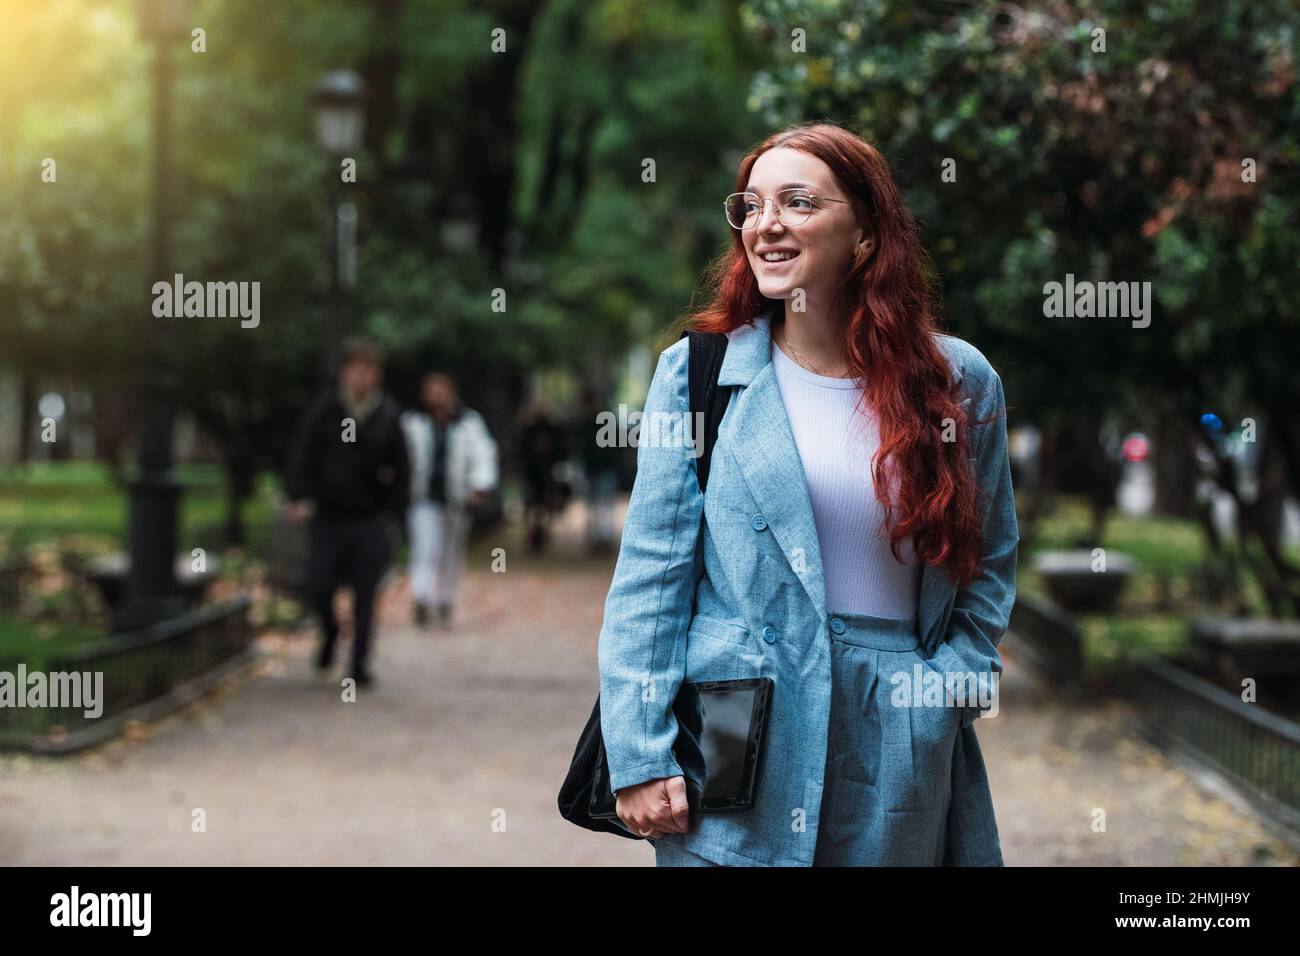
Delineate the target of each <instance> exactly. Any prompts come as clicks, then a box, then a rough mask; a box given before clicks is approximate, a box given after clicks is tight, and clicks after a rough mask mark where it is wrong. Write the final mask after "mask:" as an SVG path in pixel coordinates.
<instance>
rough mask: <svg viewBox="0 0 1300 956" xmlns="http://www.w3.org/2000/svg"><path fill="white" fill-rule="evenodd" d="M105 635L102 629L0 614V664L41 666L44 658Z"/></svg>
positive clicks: (100, 639)
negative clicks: (21, 618) (27, 619)
mask: <svg viewBox="0 0 1300 956" xmlns="http://www.w3.org/2000/svg"><path fill="white" fill-rule="evenodd" d="M103 639H104V634H103V632H102V631H98V630H95V629H93V628H89V627H81V626H78V625H75V624H61V623H46V622H35V621H20V620H17V619H15V618H12V617H8V616H4V615H0V666H8V665H10V664H17V663H19V662H21V663H25V664H26V665H27V666H28V667H29V668H34V669H40V667H41V666H42V664H43V663H44V662H45V661H48V660H49V659H51V658H52V657H57V656H58V655H61V654H66V653H68V652H70V651H75V650H80V649H81V648H84V647H88V646H91V645H93V644H95V643H96V642H98V641H102V640H103Z"/></svg>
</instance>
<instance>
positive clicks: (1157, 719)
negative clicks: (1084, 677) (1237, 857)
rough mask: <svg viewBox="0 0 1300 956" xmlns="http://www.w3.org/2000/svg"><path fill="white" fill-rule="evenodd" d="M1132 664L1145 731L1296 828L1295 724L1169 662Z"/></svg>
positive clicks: (1298, 757) (1299, 779) (1299, 760)
mask: <svg viewBox="0 0 1300 956" xmlns="http://www.w3.org/2000/svg"><path fill="white" fill-rule="evenodd" d="M1138 669H1139V674H1140V683H1139V687H1140V690H1139V693H1138V695H1137V697H1136V699H1135V703H1136V704H1137V706H1138V707H1139V708H1140V709H1141V711H1142V715H1143V727H1144V730H1145V731H1146V733H1147V735H1148V736H1149V737H1151V739H1152V740H1154V741H1155V742H1157V743H1159V744H1160V745H1162V746H1167V747H1171V748H1174V749H1177V750H1180V751H1183V752H1184V753H1186V754H1187V755H1189V756H1191V757H1193V758H1195V759H1196V760H1198V761H1200V762H1202V763H1204V764H1206V765H1208V766H1210V767H1211V768H1212V769H1214V770H1216V771H1218V772H1219V773H1221V774H1222V775H1223V776H1225V777H1227V778H1228V779H1229V780H1231V781H1232V782H1233V783H1234V784H1235V785H1236V786H1237V787H1238V788H1240V789H1241V790H1242V791H1243V792H1244V793H1245V794H1246V795H1247V796H1248V797H1250V798H1251V799H1252V800H1253V801H1254V802H1256V803H1257V804H1258V805H1259V806H1260V809H1261V810H1263V811H1265V812H1266V813H1268V814H1270V815H1272V816H1273V817H1274V818H1275V819H1277V820H1278V821H1279V822H1281V823H1283V824H1284V825H1285V826H1287V827H1288V828H1289V829H1291V830H1293V831H1294V832H1296V833H1300V726H1298V725H1297V724H1296V723H1295V722H1294V721H1290V720H1287V719H1286V718H1285V717H1281V716H1279V715H1278V714H1274V713H1270V712H1269V711H1267V710H1264V709H1263V708H1262V707H1260V706H1259V705H1258V704H1253V703H1246V702H1245V701H1243V700H1242V699H1241V698H1240V697H1238V696H1236V695H1234V694H1231V693H1229V692H1228V691H1226V690H1224V689H1222V688H1220V687H1216V686H1215V685H1213V684H1211V683H1209V682H1208V681H1205V680H1202V679H1201V678H1199V677H1197V676H1196V675H1195V674H1192V673H1190V672H1189V671H1186V670H1184V669H1183V668H1181V667H1179V666H1178V665H1177V664H1176V663H1173V662H1170V661H1166V660H1162V659H1159V658H1150V659H1147V660H1144V661H1142V662H1141V664H1140V665H1139V668H1138Z"/></svg>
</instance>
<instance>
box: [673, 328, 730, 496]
mask: <svg viewBox="0 0 1300 956" xmlns="http://www.w3.org/2000/svg"><path fill="white" fill-rule="evenodd" d="M688 335H689V336H690V339H691V344H690V350H691V352H690V356H691V357H690V362H689V365H688V376H687V377H688V381H689V384H690V392H691V423H690V427H691V431H692V435H691V438H692V441H696V442H698V441H699V438H698V437H697V436H695V435H694V430H695V423H696V421H698V420H699V417H700V415H701V414H702V415H703V421H704V447H703V450H702V451H701V452H700V455H699V457H698V458H696V460H695V472H696V476H697V477H698V478H699V482H700V491H704V490H705V488H707V487H708V484H709V461H710V459H711V458H712V457H713V445H714V442H716V441H717V440H718V425H719V424H720V423H721V422H722V416H723V414H724V413H725V412H726V411H727V405H728V403H729V402H730V401H731V392H730V390H728V391H727V392H726V393H725V394H723V395H722V396H721V397H719V396H718V392H719V388H718V373H719V372H721V371H722V359H723V357H724V356H725V355H726V354H727V336H726V335H724V334H723V333H721V332H696V331H694V330H693V329H687V330H686V331H684V332H683V333H682V337H683V338H685V337H686V336H688Z"/></svg>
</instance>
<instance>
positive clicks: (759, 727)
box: [590, 677, 772, 826]
mask: <svg viewBox="0 0 1300 956" xmlns="http://www.w3.org/2000/svg"><path fill="white" fill-rule="evenodd" d="M771 702H772V679H771V678H770V677H747V678H744V679H741V680H717V681H704V682H699V683H690V682H686V683H683V684H682V686H681V690H680V691H678V694H677V699H676V700H675V701H673V713H674V714H675V715H676V717H677V741H676V743H674V744H673V755H674V756H675V757H676V758H677V763H678V764H679V765H680V766H681V768H682V776H683V777H684V779H685V781H686V801H687V805H688V806H689V807H690V810H691V813H711V812H717V811H723V810H748V809H749V808H751V807H752V806H753V805H754V797H755V794H754V781H755V780H756V779H757V778H758V764H759V760H760V758H761V757H762V753H763V736H764V730H765V728H766V726H767V716H768V713H769V710H770V707H771ZM590 813H591V816H592V817H594V818H597V819H605V820H614V821H615V822H616V823H617V822H618V814H617V812H616V811H615V802H614V794H613V793H612V792H610V789H609V764H608V761H607V760H606V757H605V745H604V741H603V740H602V741H601V746H600V759H599V760H597V761H596V775H595V779H594V780H592V787H591V810H590ZM621 825H622V824H621V823H620V826H621Z"/></svg>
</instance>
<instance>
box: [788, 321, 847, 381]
mask: <svg viewBox="0 0 1300 956" xmlns="http://www.w3.org/2000/svg"><path fill="white" fill-rule="evenodd" d="M777 334H778V335H779V336H780V337H781V340H780V341H779V342H778V343H777V344H778V345H784V346H785V347H786V348H788V349H789V350H790V351H791V352H792V353H793V356H794V360H795V361H796V362H798V363H799V364H800V365H801V366H803V367H804V368H806V369H807V370H808V371H810V372H813V373H815V374H817V375H821V376H824V377H826V378H844V377H845V376H843V375H831V374H829V373H827V372H823V371H822V370H821V369H819V368H818V367H817V366H816V365H814V364H813V363H812V362H810V361H808V360H807V359H806V358H804V356H803V355H802V354H801V353H800V352H799V350H798V349H797V348H795V347H794V346H793V345H791V344H790V338H789V336H787V335H786V334H785V327H784V326H782V327H781V329H779V330H778V332H777Z"/></svg>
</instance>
